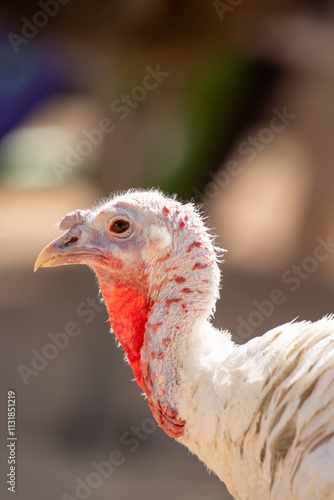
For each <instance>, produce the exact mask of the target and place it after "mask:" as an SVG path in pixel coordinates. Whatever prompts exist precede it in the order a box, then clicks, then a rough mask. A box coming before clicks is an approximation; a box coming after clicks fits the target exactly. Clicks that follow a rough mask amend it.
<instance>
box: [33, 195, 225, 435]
mask: <svg viewBox="0 0 334 500" xmlns="http://www.w3.org/2000/svg"><path fill="white" fill-rule="evenodd" d="M59 227H60V229H62V230H65V231H66V233H64V234H63V235H61V236H60V237H59V238H58V239H57V240H55V241H53V242H52V243H51V244H50V245H48V246H47V247H46V248H45V249H44V250H43V251H42V252H41V254H40V255H39V257H38V259H37V261H36V266H35V268H36V269H37V268H38V267H50V266H57V265H64V264H87V265H89V266H90V267H91V268H92V269H93V270H94V271H95V273H96V275H97V277H98V279H99V283H100V287H101V291H102V294H103V297H104V300H105V304H106V307H107V309H108V313H109V317H110V323H111V326H112V329H113V331H114V332H115V334H116V336H117V337H118V340H119V341H120V343H121V345H122V346H123V348H124V350H125V352H126V355H127V358H128V361H129V364H130V366H131V367H132V368H133V370H134V374H135V377H136V379H137V382H138V384H139V385H140V386H141V387H142V388H143V389H144V392H145V393H146V394H147V396H148V399H149V404H150V407H151V409H152V412H153V414H154V416H155V418H156V419H157V421H158V423H159V424H160V425H161V426H162V427H163V428H164V430H165V431H166V432H167V433H168V434H169V435H172V436H173V437H177V436H178V435H180V433H182V429H183V427H182V426H183V424H181V423H180V422H179V420H178V417H177V415H176V412H175V409H174V408H173V406H174V405H173V402H172V399H173V394H172V392H173V391H174V390H175V385H177V383H178V382H177V378H178V377H177V373H176V367H175V364H176V357H177V356H176V357H175V355H174V354H175V352H176V351H177V350H180V349H181V348H180V345H181V344H180V339H181V338H183V337H184V336H185V335H186V333H187V331H190V330H191V329H192V328H193V326H194V324H195V322H196V321H198V320H203V319H205V318H207V317H209V316H210V314H211V313H212V311H213V309H214V306H215V302H216V299H217V297H218V289H219V268H218V265H217V259H216V253H215V249H214V246H213V242H212V238H211V236H210V235H209V234H208V231H207V230H206V228H205V226H204V223H203V221H202V219H201V217H200V215H199V214H198V212H197V211H196V209H195V208H194V206H193V205H192V204H184V205H183V204H181V203H179V202H178V201H176V200H175V199H171V198H166V197H165V196H164V195H163V194H162V193H160V192H158V191H131V192H127V193H125V194H121V195H118V196H115V197H113V198H111V199H110V200H108V201H107V202H105V203H104V204H102V205H99V206H98V207H96V208H95V209H93V210H87V211H76V212H72V213H71V214H68V215H67V216H66V217H65V218H64V219H63V220H62V221H61V223H60V225H59Z"/></svg>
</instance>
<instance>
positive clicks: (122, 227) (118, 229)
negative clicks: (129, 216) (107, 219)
mask: <svg viewBox="0 0 334 500" xmlns="http://www.w3.org/2000/svg"><path fill="white" fill-rule="evenodd" d="M129 227H130V223H129V222H128V221H127V220H123V219H118V220H115V222H113V223H112V224H111V226H110V231H112V232H113V233H124V231H126V230H127V229H129Z"/></svg>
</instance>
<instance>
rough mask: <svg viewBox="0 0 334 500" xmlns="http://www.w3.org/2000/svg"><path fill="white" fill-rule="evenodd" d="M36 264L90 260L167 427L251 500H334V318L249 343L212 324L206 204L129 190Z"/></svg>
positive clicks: (212, 259) (214, 275) (70, 221)
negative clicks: (200, 205) (202, 211)
mask: <svg viewBox="0 0 334 500" xmlns="http://www.w3.org/2000/svg"><path fill="white" fill-rule="evenodd" d="M59 228H60V230H61V231H64V232H63V234H61V235H60V236H59V238H58V239H56V240H54V241H53V242H51V243H50V244H49V245H48V246H46V247H45V248H44V249H43V250H42V252H41V253H40V254H39V256H38V258H37V261H36V264H35V270H36V269H37V268H39V267H52V266H60V265H64V264H86V265H88V266H90V267H91V268H92V269H93V270H94V272H95V273H96V275H97V278H98V281H99V285H100V289H101V292H102V295H103V298H104V302H105V305H106V307H107V310H108V314H109V318H110V324H111V327H112V330H113V332H114V333H115V335H116V336H117V339H118V341H119V343H120V344H121V345H122V347H123V348H124V351H125V353H126V357H127V360H128V362H129V364H130V366H131V367H132V369H133V372H134V375H135V378H136V381H137V383H138V385H139V386H140V387H141V389H142V391H143V392H144V393H145V395H146V397H147V401H148V404H149V407H150V409H151V411H152V413H153V416H154V418H155V419H156V421H157V422H158V424H159V425H160V426H161V427H162V429H163V430H164V431H165V432H166V434H168V436H171V437H172V438H175V439H176V440H177V441H178V442H180V443H182V444H183V445H185V446H186V447H188V448H189V450H190V451H191V452H192V453H194V454H196V455H197V456H198V457H199V459H200V460H202V461H203V462H204V463H205V464H206V466H207V467H208V468H209V469H210V470H212V471H213V472H214V473H215V474H217V476H218V477H219V478H220V479H221V480H222V481H224V482H225V484H226V485H227V487H228V489H229V491H230V493H231V494H232V495H233V497H234V498H236V499H239V500H246V499H247V500H251V499H254V500H255V499H256V500H262V499H266V500H268V499H270V500H274V499H275V500H283V499H292V500H311V499H312V500H316V499H319V500H320V499H321V500H325V499H326V500H328V499H334V318H333V317H332V316H328V317H325V318H323V319H321V320H319V321H317V322H315V323H310V322H292V323H288V324H285V325H282V326H280V327H277V328H275V329H273V330H271V331H269V332H267V333H266V334H265V335H263V336H261V337H257V338H254V339H252V340H250V341H249V342H247V343H246V344H244V345H237V344H235V343H234V342H233V340H232V339H231V335H230V334H229V333H228V332H227V331H219V330H217V329H215V328H214V327H213V326H212V324H211V323H210V321H209V320H210V316H211V315H212V313H213V311H214V307H215V303H216V300H217V298H218V292H219V281H220V272H219V267H218V263H217V262H218V257H217V256H219V253H220V251H219V249H217V248H216V247H215V246H214V240H213V237H212V236H211V234H210V231H209V230H208V229H207V228H206V227H205V224H204V221H203V219H202V217H201V215H200V214H199V213H198V211H197V209H196V208H195V207H194V206H193V205H192V204H190V203H186V204H182V203H180V202H178V201H177V200H176V199H175V198H167V197H166V196H164V195H163V194H162V193H161V192H159V191H155V190H152V191H137V190H133V191H128V192H126V193H122V194H118V195H116V196H114V197H112V198H111V199H110V200H108V201H107V202H105V203H103V204H101V205H99V206H97V207H96V208H94V209H92V210H77V211H75V212H72V213H70V214H68V215H66V216H65V217H64V219H63V220H62V221H61V222H60V224H59Z"/></svg>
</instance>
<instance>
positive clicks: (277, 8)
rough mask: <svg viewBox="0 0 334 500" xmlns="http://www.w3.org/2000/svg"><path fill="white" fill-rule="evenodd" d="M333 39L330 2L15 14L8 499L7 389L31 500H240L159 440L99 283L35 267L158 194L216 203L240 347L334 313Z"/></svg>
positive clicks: (3, 105)
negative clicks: (83, 232)
mask: <svg viewBox="0 0 334 500" xmlns="http://www.w3.org/2000/svg"><path fill="white" fill-rule="evenodd" d="M333 27H334V5H333V2H330V1H326V0H321V1H320V0H314V1H311V0H308V1H307V0H303V1H298V0H272V1H271V2H267V1H265V0H250V1H248V0H247V1H246V0H226V1H201V0H183V1H177V0H137V1H131V0H97V1H95V2H92V1H88V0H80V1H79V0H44V1H43V0H40V1H36V2H35V1H28V2H27V1H18V0H13V1H11V2H7V5H6V6H4V5H1V7H0V35H1V36H0V214H1V215H0V283H1V289H0V308H1V353H2V362H1V366H2V369H3V376H2V377H1V398H2V401H1V408H2V409H1V412H0V414H1V435H2V437H3V439H2V440H1V472H2V474H1V485H0V488H1V492H0V496H1V498H7V497H8V498H12V497H11V496H10V495H12V494H10V493H8V492H7V485H6V479H5V474H6V473H7V472H8V465H7V449H6V447H5V442H4V440H5V438H6V436H7V424H6V406H7V405H6V400H7V391H8V389H14V390H15V391H16V393H17V412H18V414H17V436H18V444H17V454H18V461H17V493H16V497H15V498H17V499H19V500H21V499H22V500H23V499H24V500H26V499H28V498H33V499H35V500H45V499H48V500H53V499H57V500H60V499H63V500H68V499H73V498H77V499H79V498H91V499H92V500H106V499H108V500H111V499H117V500H129V499H133V498H145V499H148V500H155V499H157V498H159V499H161V500H165V499H166V500H167V499H170V498H174V499H182V500H187V499H191V500H199V499H202V498H210V499H212V500H213V499H220V500H221V499H223V498H225V499H228V498H230V496H229V495H228V493H227V491H226V489H225V487H224V485H223V484H222V483H220V481H218V479H217V478H215V477H214V476H213V475H211V476H210V475H209V474H208V473H207V471H206V470H205V468H204V467H203V465H202V464H200V463H199V462H198V460H197V458H195V457H192V456H190V455H189V453H188V452H187V450H186V449H184V448H182V447H181V446H179V445H178V444H177V443H175V442H173V440H171V439H169V438H167V436H165V435H164V433H163V431H162V430H160V429H155V428H154V424H153V423H152V420H151V415H150V412H149V410H148V408H147V404H146V402H145V400H144V398H143V397H142V396H141V394H140V391H139V389H138V388H137V386H136V384H134V383H133V382H132V381H131V379H132V373H131V371H130V369H129V368H128V367H127V366H125V365H124V362H123V355H122V353H121V351H120V350H118V349H117V347H116V344H115V342H114V339H113V336H112V335H110V334H109V326H108V323H107V315H106V312H105V311H104V309H103V308H101V307H100V306H98V302H95V300H96V298H97V295H98V290H97V286H96V283H95V278H94V277H93V275H92V273H91V272H90V271H89V270H88V269H87V268H85V267H80V266H79V267H73V268H72V267H65V268H59V269H47V270H41V271H39V272H38V273H37V274H35V275H34V274H33V264H34V260H35V258H36V256H37V254H38V252H39V251H40V250H41V248H42V247H43V246H44V245H45V244H47V243H48V242H49V241H50V240H51V239H52V238H54V237H55V236H56V235H57V229H56V227H55V224H56V223H57V222H59V220H60V219H61V218H62V217H63V215H65V214H66V213H67V212H69V211H71V210H73V209H77V208H87V207H88V206H90V205H91V204H93V203H95V202H96V201H97V200H98V199H99V198H101V197H103V196H107V195H108V194H109V193H111V192H114V191H116V190H123V189H127V188H130V187H142V188H147V187H152V186H153V187H159V188H161V189H163V190H164V191H166V192H169V193H177V194H178V195H179V196H180V197H181V198H182V199H187V200H188V199H193V200H195V201H197V202H199V203H201V204H202V205H203V210H204V211H205V212H206V214H207V215H209V216H210V218H211V220H212V225H213V227H215V228H216V232H217V233H218V234H219V239H218V242H219V244H220V245H222V246H223V247H224V248H227V249H228V253H227V254H226V262H225V264H224V290H223V293H222V299H221V301H220V303H219V304H218V309H217V314H216V318H215V321H214V323H215V325H216V326H218V327H225V328H228V329H229V330H230V331H231V332H232V334H233V335H234V338H235V340H236V341H237V342H240V343H242V342H245V341H247V340H248V339H249V338H251V337H252V336H255V335H261V334H262V333H263V332H265V331H266V330H267V329H269V328H271V327H273V326H276V325H277V324H279V323H283V322H286V321H290V320H292V319H294V318H296V317H299V318H300V319H306V320H315V319H317V318H319V317H321V316H323V315H324V314H326V313H329V312H331V311H333V310H334V305H333V302H334V301H333V298H334V293H333V292H334V290H333V286H334V256H333V248H332V246H333V245H332V239H331V238H333V240H334V229H333V222H334V197H333V191H334V170H333V164H334V29H333ZM319 245H320V247H321V249H320V250H319ZM276 289H278V290H280V297H281V301H280V303H274V302H273V297H276V295H275V293H274V296H273V291H274V290H276ZM69 322H74V323H75V324H76V325H77V326H76V328H77V330H78V331H79V333H78V335H76V336H75V337H71V338H69V341H68V345H66V346H65V347H64V346H63V348H58V350H57V349H56V348H55V347H46V346H47V345H48V344H50V343H51V344H53V345H54V342H53V341H52V340H51V339H52V337H50V334H51V335H52V334H53V335H56V334H57V333H59V332H64V330H65V329H66V328H68V324H69ZM43 352H44V353H45V352H46V353H47V354H48V356H49V359H47V360H46V361H45V358H44V361H43V360H41V358H39V361H38V360H37V358H38V356H39V355H42V353H43ZM36 353H37V354H36ZM34 360H35V361H34ZM34 363H35V364H34ZM38 363H39V364H38ZM36 364H37V365H38V370H36V369H35V371H34V372H33V370H34V368H33V367H34V366H35V368H36V366H37V365H36ZM22 367H23V368H22ZM29 370H31V371H29ZM23 374H25V375H23ZM236 397H237V395H236ZM138 429H139V430H138ZM138 432H139V434H138ZM125 433H126V434H125ZM136 433H137V435H136ZM129 439H132V441H131V442H129ZM115 450H117V451H118V452H119V455H118V456H119V457H120V456H122V460H121V461H122V462H123V463H122V464H120V465H118V466H115V467H114V470H113V472H112V473H111V474H109V476H108V477H106V478H103V480H101V481H99V479H98V478H97V477H96V476H92V473H93V472H96V469H95V468H94V465H92V464H93V463H94V462H96V463H101V462H102V461H106V460H108V459H109V458H108V457H109V456H110V453H111V452H113V451H115ZM106 475H108V474H106ZM94 477H95V483H94ZM78 480H81V481H82V482H83V483H85V484H86V489H85V487H84V486H82V487H81V489H80V490H77V491H76V487H77V486H78V484H79V483H78ZM80 484H81V485H82V483H80ZM87 485H88V486H87ZM89 485H90V486H89Z"/></svg>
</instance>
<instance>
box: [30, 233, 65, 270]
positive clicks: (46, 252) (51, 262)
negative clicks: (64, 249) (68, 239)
mask: <svg viewBox="0 0 334 500" xmlns="http://www.w3.org/2000/svg"><path fill="white" fill-rule="evenodd" d="M59 239H60V238H56V239H55V240H53V241H51V243H49V245H47V246H46V247H44V248H43V250H42V251H41V252H40V254H39V255H38V257H37V259H36V262H35V266H34V273H35V272H36V271H37V269H38V268H39V267H52V266H57V265H60V264H57V262H58V260H59V257H60V251H59ZM57 258H58V260H57Z"/></svg>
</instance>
